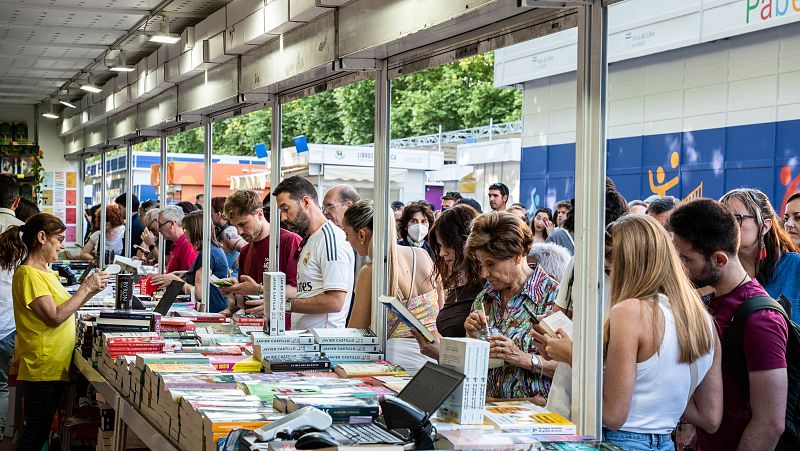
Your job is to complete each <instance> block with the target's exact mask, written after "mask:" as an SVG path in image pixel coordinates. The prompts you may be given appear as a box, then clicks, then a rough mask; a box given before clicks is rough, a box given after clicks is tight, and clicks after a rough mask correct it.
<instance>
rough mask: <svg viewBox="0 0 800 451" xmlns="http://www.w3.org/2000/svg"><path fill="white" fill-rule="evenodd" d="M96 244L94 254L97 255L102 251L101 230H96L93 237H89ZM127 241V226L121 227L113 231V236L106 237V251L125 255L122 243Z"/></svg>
mask: <svg viewBox="0 0 800 451" xmlns="http://www.w3.org/2000/svg"><path fill="white" fill-rule="evenodd" d="M89 239H90V240H92V243H94V253H95V254H96V253H97V252H98V251H99V250H100V230H96V231H95V232H94V233H92V235H91V236H90V237H89ZM124 240H125V226H124V225H121V226H119V227H117V228H116V229H112V230H111V236H106V249H107V250H113V251H114V254H116V255H122V253H123V249H122V248H123V246H122V242H123V241H124Z"/></svg>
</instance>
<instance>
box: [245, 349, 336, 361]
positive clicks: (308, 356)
mask: <svg viewBox="0 0 800 451" xmlns="http://www.w3.org/2000/svg"><path fill="white" fill-rule="evenodd" d="M253 357H254V358H256V359H259V360H261V361H264V360H269V361H276V360H289V361H291V360H297V359H303V360H319V359H320V358H322V353H321V352H289V353H286V354H283V353H280V352H270V353H269V354H260V353H258V352H257V350H253Z"/></svg>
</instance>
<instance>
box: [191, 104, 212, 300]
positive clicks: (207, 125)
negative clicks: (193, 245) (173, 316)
mask: <svg viewBox="0 0 800 451" xmlns="http://www.w3.org/2000/svg"><path fill="white" fill-rule="evenodd" d="M211 126H212V124H211V118H210V117H208V116H203V136H204V139H203V141H204V144H205V154H204V156H203V157H204V160H205V183H203V204H204V207H205V208H203V243H204V244H206V246H204V247H205V248H204V249H203V248H201V249H200V251H201V252H202V253H203V256H202V257H203V259H202V265H203V273H202V274H201V275H200V276H198V275H195V280H194V281H195V283H199V282H200V281H201V280H202V281H204V283H203V285H202V286H201V287H200V290H201V291H200V293H201V295H202V298H203V302H202V304H200V307H202V310H201V309H198V311H201V312H203V311H206V310H207V306H208V303H209V301H210V299H211V284H210V283H209V280H210V279H209V274H211V246H212V244H211V234H212V233H214V231H213V229H212V228H211V172H212V169H213V166H214V165H213V162H212V161H211V154H212V145H213V144H212V143H213V136H212V127H211ZM198 277H199V278H198Z"/></svg>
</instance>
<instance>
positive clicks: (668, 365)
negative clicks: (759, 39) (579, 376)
mask: <svg viewBox="0 0 800 451" xmlns="http://www.w3.org/2000/svg"><path fill="white" fill-rule="evenodd" d="M610 233H611V235H612V237H613V240H612V241H613V245H612V257H611V261H612V262H613V268H612V270H611V309H610V312H609V315H608V319H607V320H606V322H605V334H604V349H605V378H604V379H603V424H604V429H603V435H604V438H605V439H606V440H609V441H611V442H614V443H616V444H617V445H620V446H622V447H624V448H625V449H640V450H667V449H669V450H672V449H674V444H673V443H672V440H671V439H670V433H671V432H672V430H673V429H674V428H675V425H676V424H678V420H679V419H680V418H681V417H683V418H684V419H686V420H687V421H688V422H689V423H692V424H695V425H697V426H699V427H702V428H703V429H705V430H707V431H710V432H713V431H715V430H716V429H717V428H718V427H719V423H720V421H721V420H722V375H721V370H720V366H721V364H720V354H721V352H720V351H721V349H720V344H719V340H718V339H717V337H716V334H715V327H714V323H713V320H712V318H711V316H710V315H709V314H708V312H707V311H706V309H705V307H704V306H703V303H702V302H701V301H700V297H699V296H698V295H697V293H696V292H695V290H694V288H693V287H692V284H691V282H690V281H689V279H688V277H687V276H686V273H685V272H684V269H683V266H682V264H681V260H680V258H679V257H678V253H677V252H676V251H675V248H674V247H673V245H672V239H671V237H670V235H669V233H668V232H667V231H666V230H665V229H664V228H663V227H662V226H661V224H659V223H658V221H656V220H655V219H653V218H651V217H650V216H647V215H628V216H623V217H622V218H620V219H618V220H617V221H616V222H615V223H614V224H613V226H611V231H610ZM654 256H655V257H654Z"/></svg>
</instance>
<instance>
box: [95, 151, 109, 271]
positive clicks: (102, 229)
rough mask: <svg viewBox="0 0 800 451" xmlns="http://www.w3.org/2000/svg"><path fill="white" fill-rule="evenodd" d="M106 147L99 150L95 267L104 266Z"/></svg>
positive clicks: (106, 183)
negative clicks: (97, 230)
mask: <svg viewBox="0 0 800 451" xmlns="http://www.w3.org/2000/svg"><path fill="white" fill-rule="evenodd" d="M106 177H107V175H106V149H101V150H100V180H101V183H100V233H99V237H98V240H97V256H98V258H97V267H98V268H100V269H103V268H105V267H106V263H107V262H106V205H107V199H106V196H107V193H106V191H108V180H106Z"/></svg>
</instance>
